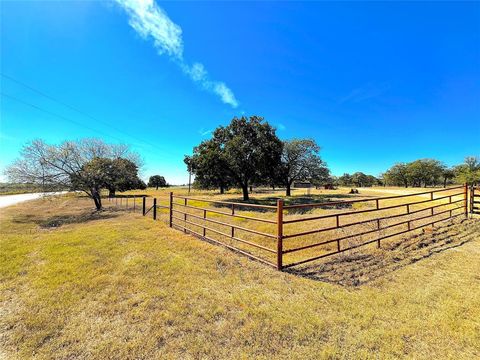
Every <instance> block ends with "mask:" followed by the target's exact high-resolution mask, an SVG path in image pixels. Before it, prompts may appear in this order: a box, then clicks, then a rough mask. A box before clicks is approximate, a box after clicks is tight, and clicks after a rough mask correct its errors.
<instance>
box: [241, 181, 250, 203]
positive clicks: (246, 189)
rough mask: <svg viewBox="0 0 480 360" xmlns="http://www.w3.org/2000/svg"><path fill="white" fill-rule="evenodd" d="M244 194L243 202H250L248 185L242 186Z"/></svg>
mask: <svg viewBox="0 0 480 360" xmlns="http://www.w3.org/2000/svg"><path fill="white" fill-rule="evenodd" d="M242 192H243V200H244V201H248V200H249V197H248V185H242Z"/></svg>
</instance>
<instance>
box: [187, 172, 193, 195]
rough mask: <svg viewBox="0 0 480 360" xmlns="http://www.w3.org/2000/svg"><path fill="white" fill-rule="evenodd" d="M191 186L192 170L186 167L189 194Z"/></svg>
mask: <svg viewBox="0 0 480 360" xmlns="http://www.w3.org/2000/svg"><path fill="white" fill-rule="evenodd" d="M191 187H192V170H190V169H188V195H190V188H191Z"/></svg>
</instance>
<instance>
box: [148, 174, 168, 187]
mask: <svg viewBox="0 0 480 360" xmlns="http://www.w3.org/2000/svg"><path fill="white" fill-rule="evenodd" d="M148 186H149V187H154V188H156V189H157V190H158V188H159V187H167V186H168V184H167V181H166V180H165V178H164V177H163V176H160V175H153V176H150V178H149V179H148Z"/></svg>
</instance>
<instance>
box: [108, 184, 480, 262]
mask: <svg viewBox="0 0 480 360" xmlns="http://www.w3.org/2000/svg"><path fill="white" fill-rule="evenodd" d="M138 199H139V197H138V196H137V197H136V199H133V200H131V201H133V208H134V211H135V209H140V207H139V206H138V205H139V204H138V203H137V202H138ZM477 199H478V200H477ZM468 200H470V204H469V201H468ZM110 201H111V202H112V201H113V199H110ZM126 201H128V200H126ZM115 202H116V203H117V204H118V199H115ZM478 203H480V190H478V189H477V193H475V191H474V189H473V188H472V189H471V192H470V199H469V198H468V187H467V186H466V185H465V186H455V187H451V188H445V189H438V190H431V191H425V192H420V193H411V194H406V195H393V196H384V197H372V198H363V199H354V200H344V201H329V202H316V203H311V204H288V203H287V204H285V203H284V201H283V200H281V199H279V200H277V202H276V204H275V205H262V204H250V203H242V202H229V201H217V200H211V199H201V198H194V197H187V196H179V195H175V194H173V193H170V196H169V198H168V199H162V200H161V201H160V202H157V199H156V198H154V199H151V198H150V199H149V198H148V197H145V196H142V197H141V209H142V213H143V215H147V214H148V213H149V212H152V213H153V215H152V216H153V218H154V219H157V216H158V214H157V209H161V210H164V211H162V214H161V218H162V219H163V220H165V221H168V223H169V226H170V227H172V228H176V229H178V230H180V231H183V232H185V233H189V234H192V235H194V236H196V237H199V238H201V239H205V240H207V241H210V242H212V243H215V244H218V245H222V246H224V247H227V248H229V249H231V250H234V251H236V252H238V253H241V254H243V255H245V256H248V257H249V258H252V259H255V260H257V261H260V262H262V263H264V264H267V265H269V266H272V267H275V268H277V269H279V270H283V269H286V268H290V267H293V266H298V265H301V264H305V263H308V262H311V261H315V260H318V259H321V258H324V257H327V256H332V255H335V254H340V253H344V252H346V251H348V250H352V249H356V248H359V247H361V246H365V245H368V244H374V243H376V245H377V247H380V246H381V242H382V240H385V239H389V238H392V237H395V236H401V235H403V234H406V233H408V232H412V231H415V230H419V229H424V228H426V227H430V226H434V225H437V224H439V223H442V222H444V221H447V220H451V219H454V218H456V217H459V216H468V213H469V210H470V212H474V211H476V210H474V209H476V208H477V207H476V204H478ZM469 205H470V206H469ZM127 207H128V205H127ZM469 207H470V209H469Z"/></svg>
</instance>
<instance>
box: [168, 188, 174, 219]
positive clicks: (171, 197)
mask: <svg viewBox="0 0 480 360" xmlns="http://www.w3.org/2000/svg"><path fill="white" fill-rule="evenodd" d="M169 206H170V214H169V217H170V219H169V222H168V224H169V225H170V227H172V220H173V192H172V191H170V204H169Z"/></svg>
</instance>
